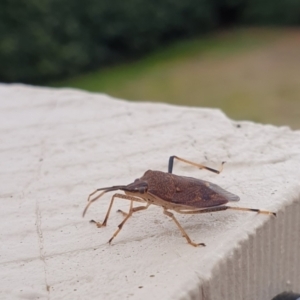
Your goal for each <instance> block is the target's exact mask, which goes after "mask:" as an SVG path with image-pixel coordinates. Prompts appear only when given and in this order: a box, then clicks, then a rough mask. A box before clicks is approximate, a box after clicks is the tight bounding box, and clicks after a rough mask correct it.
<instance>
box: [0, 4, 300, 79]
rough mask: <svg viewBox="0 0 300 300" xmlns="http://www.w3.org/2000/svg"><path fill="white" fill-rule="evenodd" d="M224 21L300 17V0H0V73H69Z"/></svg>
mask: <svg viewBox="0 0 300 300" xmlns="http://www.w3.org/2000/svg"><path fill="white" fill-rule="evenodd" d="M283 3H284V4H283ZM224 16H225V17H224ZM228 21H229V22H228ZM230 21H231V22H230ZM227 22H228V23H232V22H246V23H250V24H256V23H264V24H299V22H300V20H299V0H288V1H282V2H280V1H277V2H276V1H275V2H274V1H271V0H267V1H263V0H262V1H259V0H248V1H247V0H225V1H224V0H184V1H182V0H151V1H149V0H126V1H124V0H115V1H107V0H100V1H99V0H85V1H83V0H63V1H62V0H1V1H0V81H4V82H15V81H21V82H25V83H38V82H42V81H45V80H49V79H53V78H58V77H63V76H70V75H73V74H76V73H79V72H82V71H84V70H90V69H93V68H99V67H102V66H104V65H108V64H112V63H116V62H119V61H121V60H124V59H132V58H136V57H139V56H141V55H143V54H144V53H145V52H147V51H150V50H152V49H154V48H156V47H158V46H159V45H161V44H163V43H165V42H168V41H170V40H173V39H178V38H180V37H182V36H185V37H186V36H192V35H196V34H199V33H202V32H207V31H209V30H212V29H214V28H216V27H218V26H221V25H222V24H223V23H227Z"/></svg>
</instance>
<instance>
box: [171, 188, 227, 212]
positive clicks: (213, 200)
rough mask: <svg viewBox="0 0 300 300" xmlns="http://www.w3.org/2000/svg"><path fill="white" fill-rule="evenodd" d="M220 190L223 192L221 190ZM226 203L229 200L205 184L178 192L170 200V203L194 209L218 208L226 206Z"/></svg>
mask: <svg viewBox="0 0 300 300" xmlns="http://www.w3.org/2000/svg"><path fill="white" fill-rule="evenodd" d="M210 184H211V183H210ZM215 186H216V185H214V188H215ZM217 187H218V186H217ZM218 188H220V187H218ZM215 189H216V188H215ZM220 189H221V188H220ZM221 190H222V191H224V190H223V189H221ZM225 192H226V191H225ZM228 201H229V200H228V199H227V198H226V197H225V196H224V195H222V194H221V193H219V192H218V191H215V190H214V189H212V188H210V187H208V186H206V185H205V184H200V185H197V186H192V187H189V188H187V189H184V190H182V191H180V190H179V191H178V192H176V193H175V194H174V195H173V198H172V200H171V202H172V203H175V204H178V205H185V206H190V207H194V208H205V207H213V206H219V205H223V204H226V203H227V202H228Z"/></svg>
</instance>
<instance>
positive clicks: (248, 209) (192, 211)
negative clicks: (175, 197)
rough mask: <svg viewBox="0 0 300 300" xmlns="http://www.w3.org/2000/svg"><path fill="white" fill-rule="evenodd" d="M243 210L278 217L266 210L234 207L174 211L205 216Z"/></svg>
mask: <svg viewBox="0 0 300 300" xmlns="http://www.w3.org/2000/svg"><path fill="white" fill-rule="evenodd" d="M227 209H232V210H242V211H252V212H257V213H259V214H267V215H273V216H276V213H274V212H271V211H266V210H260V209H256V208H245V207H233V206H225V205H224V206H217V207H210V208H205V209H199V210H180V209H174V210H175V211H176V212H178V213H180V214H204V213H210V212H216V211H222V210H227Z"/></svg>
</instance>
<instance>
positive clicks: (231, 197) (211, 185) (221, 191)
mask: <svg viewBox="0 0 300 300" xmlns="http://www.w3.org/2000/svg"><path fill="white" fill-rule="evenodd" d="M201 181H203V183H204V184H205V185H206V186H208V187H209V188H210V189H212V190H213V191H214V192H216V193H218V194H220V195H222V196H223V197H224V198H226V199H227V201H228V202H231V201H240V197H239V196H237V195H235V194H232V193H230V192H228V191H226V190H224V189H222V188H221V187H220V186H218V185H216V184H214V183H211V182H208V181H204V180H201Z"/></svg>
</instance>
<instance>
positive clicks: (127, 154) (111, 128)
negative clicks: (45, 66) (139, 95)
mask: <svg viewBox="0 0 300 300" xmlns="http://www.w3.org/2000/svg"><path fill="white" fill-rule="evenodd" d="M0 133H1V134H0V142H1V144H0V155H1V156H0V161H1V168H0V176H1V177H0V180H1V185H0V199H1V211H0V220H1V227H0V228H1V229H0V242H1V252H0V298H1V299H202V300H204V299H206V300H207V299H209V300H210V299H213V300H218V299H222V300H225V299H231V300H232V299H237V300H239V299H243V300H245V299H246V300H247V299H249V300H250V299H262V300H264V299H266V300H267V299H271V298H272V297H274V296H275V295H276V294H278V293H280V292H283V291H285V290H294V291H295V292H297V291H298V292H299V287H300V250H299V249H300V239H299V236H300V221H299V220H300V186H299V178H300V168H299V163H300V132H299V131H291V130H290V129H289V128H287V127H274V126H271V125H260V124H254V123H251V122H236V121H232V120H230V119H228V118H227V117H226V116H225V115H224V114H223V113H222V112H221V111H218V110H212V109H202V108H188V107H178V106H171V105H165V104H152V103H130V102H126V101H123V100H117V99H113V98H110V97H109V96H106V95H101V94H91V93H87V92H82V91H78V90H71V89H50V88H39V87H31V86H22V85H4V84H2V85H0ZM174 154H175V155H178V156H181V157H184V158H186V159H189V160H192V161H195V162H198V163H203V164H205V165H207V166H210V167H213V168H218V167H219V166H220V164H221V162H222V161H226V162H227V163H226V164H225V166H224V170H223V172H222V173H221V174H220V175H216V174H213V173H210V172H207V171H204V170H198V169H197V168H194V167H192V166H189V165H185V164H183V163H180V162H176V163H175V166H174V173H176V174H178V175H185V176H191V177H195V178H201V179H205V180H208V181H211V182H214V183H216V184H218V185H220V186H222V187H223V188H225V189H227V190H229V191H230V192H232V193H234V194H237V195H239V196H240V198H241V200H240V202H238V203H233V204H232V205H235V206H240V207H250V208H260V209H265V210H270V211H274V212H276V213H277V217H272V216H268V215H261V214H257V213H252V212H239V211H224V212H216V213H208V214H202V215H178V214H176V217H177V218H178V220H179V222H180V223H181V224H182V226H183V227H184V228H185V230H186V231H187V232H188V234H189V235H190V237H191V238H192V240H193V241H195V242H205V243H206V247H198V248H194V247H192V246H190V245H188V244H187V243H186V240H185V239H184V238H183V237H182V236H181V234H180V232H179V230H178V228H177V227H176V225H175V224H174V222H173V221H172V220H171V219H169V218H168V217H167V216H165V215H164V214H163V213H162V209H161V208H159V207H154V206H150V207H149V209H148V210H146V211H141V212H137V213H136V214H134V215H133V217H132V218H131V219H130V220H129V221H128V222H127V223H126V224H125V226H124V228H123V229H122V231H121V232H120V234H119V235H118V236H117V237H116V239H115V240H114V241H113V243H112V245H109V244H108V243H107V241H108V240H109V238H110V237H111V236H112V234H113V233H114V231H115V230H116V228H117V225H118V224H119V223H120V222H121V220H122V219H123V217H122V215H121V214H118V213H116V210H117V209H123V210H128V208H129V202H128V201H126V200H121V199H117V200H116V201H115V203H114V206H113V209H112V212H111V216H110V219H109V221H108V225H107V226H106V227H104V228H96V226H94V225H93V224H90V223H89V222H88V221H89V220H90V219H96V220H99V221H102V220H103V218H104V216H105V213H106V211H107V208H108V205H109V201H110V198H111V196H112V194H106V195H104V196H103V197H102V198H101V199H99V200H98V201H97V202H95V203H93V205H92V206H91V207H90V208H89V210H88V212H87V215H86V217H85V218H84V219H83V218H82V211H83V209H84V207H85V205H86V203H87V202H86V200H87V196H88V194H89V193H91V192H92V191H93V190H95V189H96V188H100V187H106V186H111V185H117V184H128V183H130V182H132V181H133V180H134V179H136V178H138V177H141V176H142V175H143V173H144V172H145V171H146V170H148V169H152V170H161V171H167V162H168V158H169V156H170V155H174Z"/></svg>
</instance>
